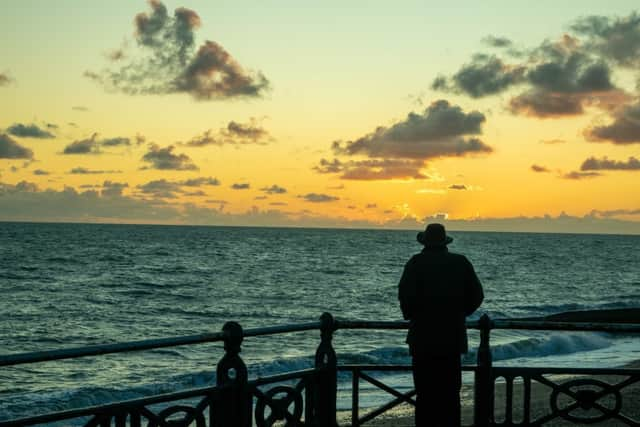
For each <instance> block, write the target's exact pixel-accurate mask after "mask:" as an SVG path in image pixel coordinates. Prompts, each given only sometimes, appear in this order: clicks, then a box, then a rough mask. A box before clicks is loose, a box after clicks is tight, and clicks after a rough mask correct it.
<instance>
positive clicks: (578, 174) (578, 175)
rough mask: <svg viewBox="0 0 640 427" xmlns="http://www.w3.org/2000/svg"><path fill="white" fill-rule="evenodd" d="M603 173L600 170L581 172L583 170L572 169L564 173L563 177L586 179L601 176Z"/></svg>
mask: <svg viewBox="0 0 640 427" xmlns="http://www.w3.org/2000/svg"><path fill="white" fill-rule="evenodd" d="M601 175H602V174H601V173H598V172H581V171H572V172H567V173H565V174H564V175H562V178H564V179H575V180H578V179H584V178H595V177H598V176H601Z"/></svg>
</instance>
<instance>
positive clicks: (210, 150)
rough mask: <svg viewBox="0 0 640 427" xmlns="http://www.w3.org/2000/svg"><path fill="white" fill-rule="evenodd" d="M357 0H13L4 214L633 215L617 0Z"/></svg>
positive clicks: (4, 53) (513, 219)
mask: <svg viewBox="0 0 640 427" xmlns="http://www.w3.org/2000/svg"><path fill="white" fill-rule="evenodd" d="M355 5H360V7H356V6H355ZM355 5H351V6H349V7H345V6H343V5H341V4H340V3H337V2H336V3H333V2H328V3H326V6H324V7H322V8H317V9H315V10H309V9H308V8H302V7H300V6H299V5H296V4H295V3H291V4H285V3H282V4H279V5H278V6H272V7H269V8H265V7H264V6H255V5H254V7H251V8H249V7H247V5H244V4H242V3H239V4H237V5H235V4H234V5H231V4H222V5H218V6H216V5H212V4H210V2H203V1H191V2H184V3H160V2H151V3H148V4H145V3H144V2H130V1H120V2H110V4H109V5H104V4H101V5H99V6H98V5H93V6H95V7H86V8H83V7H75V8H71V7H69V6H68V5H52V4H44V3H42V2H36V1H32V2H18V1H10V2H9V5H8V7H7V8H6V10H7V11H8V13H6V14H3V17H1V18H0V25H1V26H2V28H4V29H6V32H7V33H8V35H9V36H8V37H5V38H4V40H2V41H1V42H0V58H2V59H1V61H2V62H0V100H1V101H2V102H1V103H0V117H1V118H2V120H1V121H0V182H1V183H2V184H1V185H2V187H0V220H38V221H49V220H50V221H90V222H96V221H98V222H160V223H181V224H195V223H198V224H200V223H204V224H238V225H293V226H296V225H298V226H309V225H311V226H364V227H407V228H416V227H421V226H422V225H423V224H424V222H428V221H430V220H431V219H430V218H432V217H438V218H441V219H442V218H447V220H448V221H450V222H451V225H452V226H454V227H458V228H474V227H475V228H482V229H485V228H486V227H489V228H493V229H505V230H507V229H508V230H513V229H518V230H519V229H521V230H525V231H526V230H532V231H545V230H546V231H562V230H563V228H562V227H569V228H568V231H580V232H584V231H587V232H589V231H591V232H615V233H620V232H624V233H638V232H640V191H638V189H637V187H638V186H637V176H638V173H640V162H639V161H638V157H639V156H638V154H639V147H640V104H639V103H638V99H637V96H638V93H637V81H638V78H639V76H638V74H637V69H638V65H640V64H639V63H638V59H637V58H640V55H639V54H640V16H639V15H637V14H636V12H634V10H633V9H632V5H633V3H631V2H623V1H620V2H612V3H610V4H607V7H606V8H604V7H603V6H602V5H601V4H600V3H598V2H592V3H590V2H585V3H584V4H583V6H582V9H581V10H577V9H576V8H575V7H571V8H569V7H567V8H564V7H557V5H556V6H554V5H553V3H552V2H542V3H541V4H540V6H539V7H538V8H537V9H536V13H535V14H533V15H532V11H531V10H527V9H526V8H525V7H523V6H514V5H509V4H505V3H503V2H495V4H494V5H492V6H494V7H500V8H501V10H503V12H504V13H503V15H502V17H503V18H505V17H509V18H510V19H499V17H496V16H494V14H492V13H490V11H491V10H493V9H494V8H492V7H489V6H491V5H483V6H480V5H477V4H475V3H470V4H469V5H468V6H469V7H468V8H466V9H465V10H464V11H461V10H459V9H455V8H447V7H441V8H425V6H424V5H422V4H421V2H406V4H403V5H402V6H403V7H400V5H394V6H392V5H390V4H387V3H386V2H380V3H377V2H373V3H367V7H366V8H364V3H362V4H360V3H358V2H356V3H355ZM538 9H539V10H538ZM525 17H526V19H524V18H525ZM542 23H544V25H541V24H542ZM542 28H544V32H542ZM603 28H604V29H605V30H606V31H605V30H603ZM446 31H448V32H449V34H450V35H451V36H447V37H444V36H443V34H447V33H446ZM334 142H335V144H334ZM32 184H33V185H32ZM545 215H546V216H547V218H546V219H545ZM567 215H568V216H569V217H570V218H571V221H573V222H572V223H571V224H572V225H567V222H566V218H567V217H566V216H567ZM520 217H527V218H529V219H530V221H529V222H527V221H522V220H518V219H517V218H520ZM496 219H500V220H499V221H496Z"/></svg>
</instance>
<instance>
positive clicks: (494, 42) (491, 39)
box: [482, 36, 513, 48]
mask: <svg viewBox="0 0 640 427" xmlns="http://www.w3.org/2000/svg"><path fill="white" fill-rule="evenodd" d="M482 42H483V43H484V44H486V45H488V46H491V47H498V48H506V47H511V46H513V42H512V41H511V40H509V39H508V38H506V37H496V36H487V37H485V38H483V39H482Z"/></svg>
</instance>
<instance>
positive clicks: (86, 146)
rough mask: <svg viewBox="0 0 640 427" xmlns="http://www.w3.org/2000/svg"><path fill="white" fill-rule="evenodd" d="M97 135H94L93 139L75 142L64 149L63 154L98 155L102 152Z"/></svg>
mask: <svg viewBox="0 0 640 427" xmlns="http://www.w3.org/2000/svg"><path fill="white" fill-rule="evenodd" d="M96 136H97V134H95V133H94V134H93V136H91V138H85V139H80V140H77V141H73V142H72V143H71V144H69V145H67V146H66V147H64V150H63V151H62V154H98V153H99V152H100V144H98V141H96Z"/></svg>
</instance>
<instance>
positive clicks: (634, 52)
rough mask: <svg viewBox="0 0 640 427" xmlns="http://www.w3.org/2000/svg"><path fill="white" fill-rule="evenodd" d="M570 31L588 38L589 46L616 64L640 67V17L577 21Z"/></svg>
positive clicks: (592, 17) (585, 18)
mask: <svg viewBox="0 0 640 427" xmlns="http://www.w3.org/2000/svg"><path fill="white" fill-rule="evenodd" d="M571 29H572V30H573V31H574V32H576V33H577V34H580V35H582V36H585V37H586V42H585V44H586V46H587V48H588V49H589V50H592V51H595V52H597V53H598V55H600V56H601V57H603V58H606V59H608V60H611V61H614V62H615V63H616V64H618V65H621V66H624V67H629V68H636V67H638V66H640V15H639V14H638V12H632V13H631V14H630V15H629V16H626V17H616V18H611V17H605V16H587V17H583V18H580V19H578V20H576V21H575V22H574V23H573V25H572V26H571Z"/></svg>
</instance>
